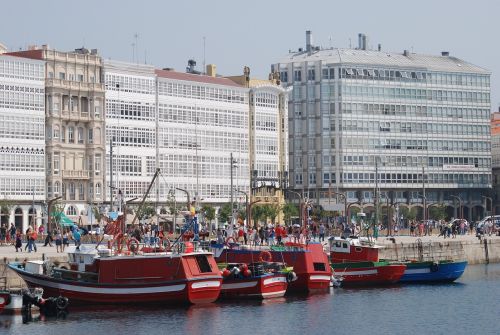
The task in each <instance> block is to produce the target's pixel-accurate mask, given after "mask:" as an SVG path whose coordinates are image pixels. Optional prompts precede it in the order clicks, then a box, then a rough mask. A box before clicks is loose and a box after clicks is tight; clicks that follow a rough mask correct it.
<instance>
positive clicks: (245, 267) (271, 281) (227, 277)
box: [221, 262, 296, 299]
mask: <svg viewBox="0 0 500 335" xmlns="http://www.w3.org/2000/svg"><path fill="white" fill-rule="evenodd" d="M222 277H223V278H224V279H223V281H222V288H221V297H223V298H240V297H243V298H255V299H268V298H277V297H282V296H284V295H285V293H286V289H287V287H288V283H289V282H292V281H293V280H295V279H296V276H295V274H294V273H293V272H285V271H283V269H281V268H280V267H279V265H278V267H275V266H274V264H272V266H269V264H267V263H264V262H259V263H250V264H246V263H242V264H234V263H233V264H228V265H227V266H226V268H225V269H224V270H223V271H222Z"/></svg>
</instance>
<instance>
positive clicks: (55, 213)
mask: <svg viewBox="0 0 500 335" xmlns="http://www.w3.org/2000/svg"><path fill="white" fill-rule="evenodd" d="M60 213H64V205H63V204H60V203H58V204H53V205H52V213H50V215H51V222H52V223H55V224H56V225H59V224H60V223H61V216H62V215H60Z"/></svg>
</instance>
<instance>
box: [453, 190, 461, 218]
mask: <svg viewBox="0 0 500 335" xmlns="http://www.w3.org/2000/svg"><path fill="white" fill-rule="evenodd" d="M450 197H451V198H453V199H458V206H459V207H458V214H457V215H458V216H460V220H463V211H462V198H460V197H459V196H458V195H450Z"/></svg>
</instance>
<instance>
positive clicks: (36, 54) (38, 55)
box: [5, 49, 43, 60]
mask: <svg viewBox="0 0 500 335" xmlns="http://www.w3.org/2000/svg"><path fill="white" fill-rule="evenodd" d="M5 55H11V56H16V57H23V58H30V59H39V60H43V50H42V49H35V50H22V51H14V52H6V53H5Z"/></svg>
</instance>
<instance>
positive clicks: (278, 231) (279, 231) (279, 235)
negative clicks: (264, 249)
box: [274, 225, 283, 245]
mask: <svg viewBox="0 0 500 335" xmlns="http://www.w3.org/2000/svg"><path fill="white" fill-rule="evenodd" d="M274 232H275V234H276V241H278V245H279V244H282V242H281V240H282V238H283V228H282V227H281V226H280V225H278V226H277V227H276V229H275V230H274Z"/></svg>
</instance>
